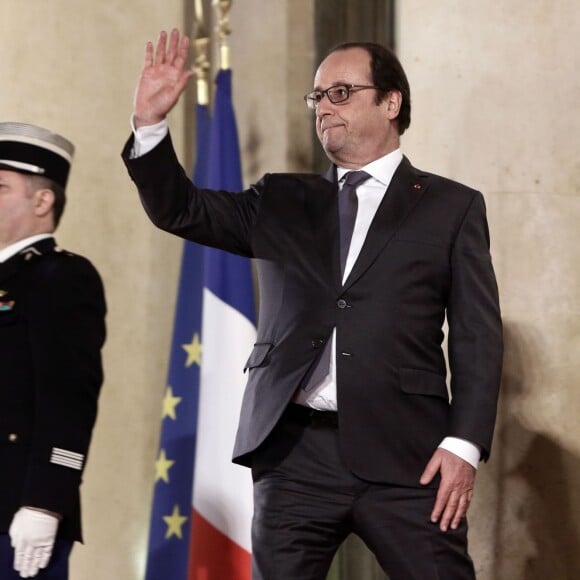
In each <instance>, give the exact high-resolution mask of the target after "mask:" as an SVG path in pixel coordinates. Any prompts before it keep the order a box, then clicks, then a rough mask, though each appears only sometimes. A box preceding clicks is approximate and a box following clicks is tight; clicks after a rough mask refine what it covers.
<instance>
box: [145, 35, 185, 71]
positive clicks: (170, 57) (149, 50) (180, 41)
mask: <svg viewBox="0 0 580 580" xmlns="http://www.w3.org/2000/svg"><path fill="white" fill-rule="evenodd" d="M167 40H168V39H167V32H165V30H162V31H161V32H160V33H159V38H158V39H157V47H156V49H155V54H154V51H153V43H151V42H148V43H147V45H146V47H145V66H161V65H164V64H168V65H171V66H175V67H177V68H179V69H182V68H183V66H184V65H185V62H186V60H187V57H188V56H189V37H187V36H185V35H184V36H182V37H181V38H180V35H179V30H178V29H177V28H174V29H173V30H172V31H171V34H170V35H169V45H168V43H167Z"/></svg>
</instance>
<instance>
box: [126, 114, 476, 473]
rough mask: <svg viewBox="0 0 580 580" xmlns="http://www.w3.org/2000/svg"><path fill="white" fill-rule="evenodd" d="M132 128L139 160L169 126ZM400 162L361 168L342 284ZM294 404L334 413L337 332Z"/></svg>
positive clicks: (398, 157)
mask: <svg viewBox="0 0 580 580" xmlns="http://www.w3.org/2000/svg"><path fill="white" fill-rule="evenodd" d="M131 126H132V128H133V133H134V136H135V139H134V145H133V151H132V157H140V156H142V155H145V154H146V153H148V152H149V151H151V150H152V149H154V148H155V147H156V146H157V145H158V144H159V143H160V142H161V141H162V140H163V138H164V137H165V136H166V135H167V132H168V124H167V121H165V120H164V121H161V122H160V123H157V124H155V125H150V126H145V127H139V128H138V129H135V126H134V123H133V119H131ZM402 159H403V154H402V152H401V150H400V149H396V150H395V151H392V152H391V153H389V154H388V155H385V156H384V157H381V158H379V159H376V160H375V161H373V162H371V163H369V164H368V165H365V166H364V167H361V168H360V169H361V170H363V171H366V172H367V173H368V174H369V175H370V176H371V177H370V179H368V180H367V181H365V182H364V183H363V184H361V185H359V186H358V187H357V189H356V195H357V198H358V209H357V214H356V221H355V224H354V231H353V234H352V239H351V242H350V247H349V250H348V255H347V258H346V264H345V267H344V275H343V279H342V281H343V283H344V281H345V280H346V279H347V277H348V275H349V273H350V271H351V270H352V267H353V266H354V263H355V262H356V260H357V258H358V255H359V254H360V251H361V249H362V246H363V244H364V241H365V239H366V236H367V233H368V231H369V228H370V226H371V222H372V221H373V218H374V217H375V214H376V213H377V210H378V208H379V205H380V203H381V201H382V200H383V197H384V195H385V192H386V190H387V188H388V187H389V184H390V183H391V179H392V178H393V175H394V173H395V171H396V169H397V167H398V166H399V164H400V163H401V161H402ZM348 171H349V169H345V168H343V167H338V168H337V177H338V182H339V186H340V187H342V184H343V182H344V177H345V175H346V173H348ZM294 401H295V402H296V403H299V404H301V405H306V406H309V407H312V408H314V409H319V410H325V411H336V409H337V403H336V401H337V397H336V330H334V331H333V333H332V357H331V361H330V369H329V373H328V375H327V376H326V377H325V378H324V379H323V380H322V381H321V383H320V384H319V385H317V386H316V387H315V388H314V389H311V390H309V391H308V392H306V391H303V390H298V391H297V393H296V395H295V397H294ZM439 447H441V448H442V449H446V450H447V451H450V452H451V453H454V454H455V455H458V456H459V457H461V458H462V459H463V460H465V461H467V462H468V463H470V464H471V465H472V466H473V467H475V468H476V469H477V465H478V463H479V460H480V457H481V451H480V449H479V447H478V446H477V445H475V444H473V443H471V442H469V441H465V440H464V439H459V438H457V437H445V438H444V439H443V441H442V442H441V443H440V445H439Z"/></svg>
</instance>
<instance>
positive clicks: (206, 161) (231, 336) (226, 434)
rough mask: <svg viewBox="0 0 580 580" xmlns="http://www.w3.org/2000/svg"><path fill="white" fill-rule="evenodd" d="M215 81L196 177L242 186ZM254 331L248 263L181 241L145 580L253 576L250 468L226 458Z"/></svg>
mask: <svg viewBox="0 0 580 580" xmlns="http://www.w3.org/2000/svg"><path fill="white" fill-rule="evenodd" d="M216 83H217V91H216V101H215V113H214V119H213V120H212V119H211V117H210V112H209V107H208V105H205V104H198V105H197V107H196V155H197V158H196V163H195V174H194V182H195V183H196V184H197V185H199V186H202V187H209V188H212V189H226V190H230V191H240V190H241V189H242V178H241V167H240V156H239V146H238V136H237V128H236V122H235V117H234V112H233V107H232V102H231V72H230V71H229V70H223V71H220V72H219V73H218V77H217V79H216ZM255 336H256V327H255V304H254V291H253V283H252V272H251V264H250V262H249V260H248V259H246V258H240V257H238V256H233V255H230V254H226V253H224V252H220V251H218V250H214V249H207V248H203V247H201V246H199V245H197V244H194V243H192V242H184V245H183V256H182V262H181V274H180V281H179V287H178V294H177V304H176V309H175V320H174V329H173V339H172V347H171V356H170V362H169V372H168V377H167V385H166V388H165V394H164V397H163V401H162V413H161V417H162V423H161V433H160V440H159V449H158V452H157V459H156V461H155V488H154V493H153V504H152V510H151V523H150V528H149V542H148V550H147V560H146V571H145V580H160V579H161V578H163V580H250V578H251V545H250V528H251V517H252V510H253V506H252V482H251V474H250V470H248V469H246V468H242V467H240V466H238V465H234V464H233V463H232V462H231V459H230V458H231V455H232V449H233V444H234V437H235V431H236V428H237V423H238V415H239V409H240V406H241V398H242V393H243V389H244V385H245V376H244V374H243V366H244V362H245V360H246V358H247V355H248V353H249V352H250V350H251V347H252V345H253V343H254V342H255Z"/></svg>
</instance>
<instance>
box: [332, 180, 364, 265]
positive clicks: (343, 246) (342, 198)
mask: <svg viewBox="0 0 580 580" xmlns="http://www.w3.org/2000/svg"><path fill="white" fill-rule="evenodd" d="M369 177H370V175H369V174H368V173H367V172H366V171H349V172H348V173H347V174H346V175H345V179H344V185H343V186H342V189H341V190H340V191H339V192H338V219H339V225H340V275H341V276H342V275H343V274H344V267H345V265H346V258H347V256H348V249H349V248H350V241H351V239H352V233H353V231H354V223H355V221H356V212H357V209H358V198H357V196H356V188H357V187H358V186H359V185H360V184H361V183H363V182H365V181H366V180H367V179H368V178H369Z"/></svg>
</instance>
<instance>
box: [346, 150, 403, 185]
mask: <svg viewBox="0 0 580 580" xmlns="http://www.w3.org/2000/svg"><path fill="white" fill-rule="evenodd" d="M402 160H403V153H402V151H401V149H400V148H399V149H395V150H394V151H391V152H390V153H387V155H384V156H383V157H379V158H378V159H375V160H374V161H371V162H370V163H368V164H367V165H365V166H364V167H361V168H360V170H361V171H366V172H367V173H368V174H369V175H370V176H371V177H372V178H373V179H376V180H377V181H378V182H379V183H381V184H383V185H384V186H385V187H387V186H388V185H389V183H390V182H391V179H392V177H393V174H394V173H395V171H396V170H397V167H399V163H401V161H402ZM349 171H352V170H351V169H345V168H344V167H337V168H336V175H337V179H338V181H339V182H340V181H341V180H342V179H343V178H344V176H345V175H346V174H347V173H348V172H349Z"/></svg>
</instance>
